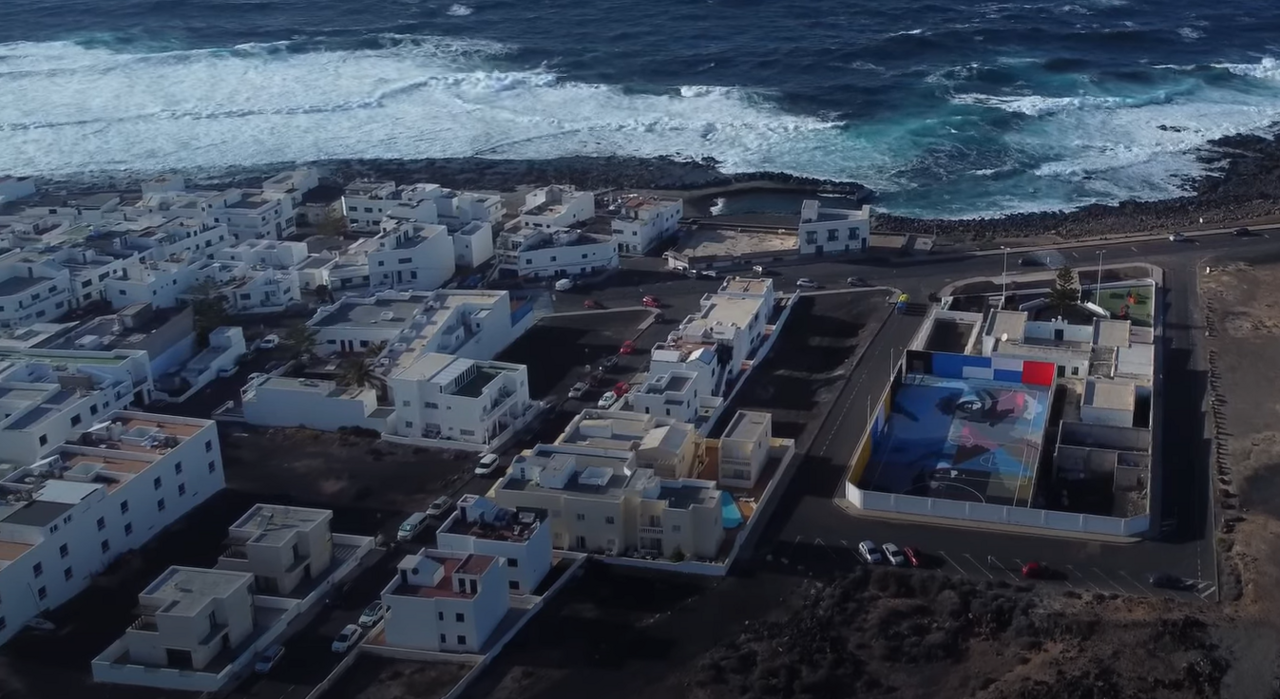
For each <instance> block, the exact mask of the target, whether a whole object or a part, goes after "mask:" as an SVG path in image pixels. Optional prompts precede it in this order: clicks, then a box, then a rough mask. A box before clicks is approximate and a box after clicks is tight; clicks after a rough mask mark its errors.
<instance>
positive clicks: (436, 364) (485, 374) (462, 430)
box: [387, 353, 533, 445]
mask: <svg viewBox="0 0 1280 699" xmlns="http://www.w3.org/2000/svg"><path fill="white" fill-rule="evenodd" d="M387 383H388V386H389V388H390V391H391V399H392V400H393V401H394V405H395V409H396V414H395V418H394V419H393V424H392V430H391V431H392V432H394V433H395V434H399V435H402V436H405V437H421V438H424V439H444V440H449V441H458V442H467V443H470V444H485V445H487V444H490V443H492V442H493V441H494V440H496V439H497V438H498V437H499V436H500V435H502V434H503V433H505V432H506V431H507V430H509V429H511V428H513V427H514V426H515V425H516V424H517V423H519V422H520V420H521V419H522V418H524V417H525V416H526V415H528V413H529V411H530V410H532V409H533V406H532V405H531V403H530V400H529V373H528V370H527V369H526V368H525V367H524V366H523V365H520V364H506V363H503V362H493V361H483V360H475V359H465V358H463V357H455V356H451V355H447V354H436V353H428V354H424V355H421V356H420V357H419V358H418V359H417V360H416V361H414V362H413V363H412V364H410V365H408V366H407V367H404V368H402V369H398V370H396V371H394V372H392V373H391V374H390V376H389V378H388V380H387Z"/></svg>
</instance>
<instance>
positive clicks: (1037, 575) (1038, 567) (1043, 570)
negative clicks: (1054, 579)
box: [1022, 561, 1049, 580]
mask: <svg viewBox="0 0 1280 699" xmlns="http://www.w3.org/2000/svg"><path fill="white" fill-rule="evenodd" d="M1022 577H1024V578H1026V579H1028V580H1043V579H1045V578H1048V577H1049V566H1047V565H1045V564H1043V563H1041V562H1039V561H1032V562H1030V563H1028V564H1026V565H1024V566H1022Z"/></svg>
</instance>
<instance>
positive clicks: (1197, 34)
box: [1178, 27, 1204, 41]
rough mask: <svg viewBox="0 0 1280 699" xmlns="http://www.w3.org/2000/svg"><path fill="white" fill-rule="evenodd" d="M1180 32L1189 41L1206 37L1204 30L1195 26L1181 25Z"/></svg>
mask: <svg viewBox="0 0 1280 699" xmlns="http://www.w3.org/2000/svg"><path fill="white" fill-rule="evenodd" d="M1178 34H1179V35H1181V36H1182V38H1183V39H1186V40H1187V41H1195V40H1196V39H1202V38H1204V32H1202V31H1200V30H1199V29H1196V28H1195V27H1179V28H1178Z"/></svg>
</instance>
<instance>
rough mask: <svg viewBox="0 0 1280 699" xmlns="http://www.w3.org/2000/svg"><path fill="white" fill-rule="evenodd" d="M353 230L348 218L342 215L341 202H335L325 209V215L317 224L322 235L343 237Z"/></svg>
mask: <svg viewBox="0 0 1280 699" xmlns="http://www.w3.org/2000/svg"><path fill="white" fill-rule="evenodd" d="M350 230H351V226H350V224H348V223H347V218H346V217H345V216H343V215H342V208H341V204H336V203H335V204H333V205H331V206H329V208H327V209H325V210H324V217H323V218H321V219H320V222H319V223H317V224H316V232H317V233H319V234H320V235H325V236H330V237H333V238H341V237H343V236H345V235H346V234H347V233H348V232H349V231H350Z"/></svg>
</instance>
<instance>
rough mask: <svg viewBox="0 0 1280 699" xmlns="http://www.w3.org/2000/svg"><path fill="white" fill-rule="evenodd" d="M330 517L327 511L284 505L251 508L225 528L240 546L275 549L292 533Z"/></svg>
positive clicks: (313, 526)
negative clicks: (259, 546) (271, 547)
mask: <svg viewBox="0 0 1280 699" xmlns="http://www.w3.org/2000/svg"><path fill="white" fill-rule="evenodd" d="M332 517H333V513H332V512H330V511H329V510H317V509H311V508H306V507H286V506H284V505H261V504H260V505H254V506H253V507H251V508H250V509H249V511H248V512H246V513H244V515H243V516H241V517H240V519H239V520H237V521H236V523H235V524H233V525H231V526H230V527H228V529H229V530H230V531H231V533H232V535H233V536H237V535H238V536H239V537H248V538H244V539H241V541H242V542H243V543H248V544H261V545H263V546H279V545H281V544H283V543H285V542H286V541H288V540H289V538H290V535H291V534H293V533H294V532H296V531H311V530H312V529H313V528H315V527H316V526H318V525H320V524H321V523H322V522H325V521H326V520H329V519H330V518H332Z"/></svg>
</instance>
